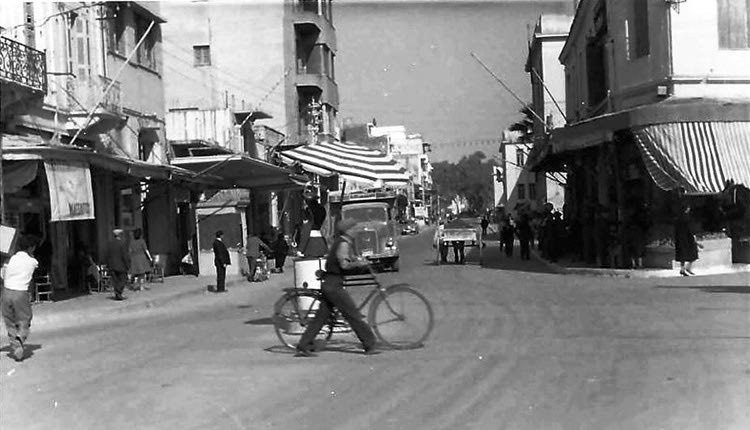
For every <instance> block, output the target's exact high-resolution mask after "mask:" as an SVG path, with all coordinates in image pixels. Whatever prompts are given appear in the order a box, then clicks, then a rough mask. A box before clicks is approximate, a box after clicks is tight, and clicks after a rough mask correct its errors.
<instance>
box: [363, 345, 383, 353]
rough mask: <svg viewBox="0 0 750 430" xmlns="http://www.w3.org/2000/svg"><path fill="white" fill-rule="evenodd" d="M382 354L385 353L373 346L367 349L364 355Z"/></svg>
mask: <svg viewBox="0 0 750 430" xmlns="http://www.w3.org/2000/svg"><path fill="white" fill-rule="evenodd" d="M381 352H383V351H381V350H379V349H378V348H377V347H374V346H371V347H369V348H365V353H364V354H365V355H378V354H380V353H381Z"/></svg>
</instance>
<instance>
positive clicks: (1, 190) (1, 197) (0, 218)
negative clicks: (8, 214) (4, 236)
mask: <svg viewBox="0 0 750 430" xmlns="http://www.w3.org/2000/svg"><path fill="white" fill-rule="evenodd" d="M4 221H5V184H4V183H3V133H2V132H1V131H0V224H2V223H3V222H4Z"/></svg>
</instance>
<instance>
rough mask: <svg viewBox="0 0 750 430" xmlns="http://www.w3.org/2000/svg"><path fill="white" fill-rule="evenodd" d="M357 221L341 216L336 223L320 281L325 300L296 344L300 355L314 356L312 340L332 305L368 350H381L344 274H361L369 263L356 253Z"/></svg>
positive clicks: (368, 351)
mask: <svg viewBox="0 0 750 430" xmlns="http://www.w3.org/2000/svg"><path fill="white" fill-rule="evenodd" d="M354 225H355V222H354V221H352V220H350V219H342V220H340V221H339V222H338V223H337V224H336V238H335V239H334V241H333V245H332V246H331V249H330V251H329V252H328V255H327V256H326V265H325V271H326V274H325V277H324V278H323V283H322V285H321V292H322V293H323V300H322V301H321V303H320V306H319V308H318V310H317V312H316V313H315V318H313V320H312V322H311V323H310V324H309V325H308V326H307V328H306V329H305V333H304V334H303V335H302V338H301V339H300V342H299V344H298V345H297V356H298V357H314V356H315V354H314V353H313V347H314V344H313V340H314V339H315V336H316V335H317V334H318V332H319V331H320V330H321V329H322V328H323V325H324V324H325V323H326V322H327V321H328V320H329V318H330V317H331V313H332V311H333V308H336V309H338V310H339V311H340V312H341V315H342V316H343V317H344V319H346V321H347V322H348V323H349V325H350V326H351V327H352V329H353V330H354V333H355V334H356V335H357V337H358V338H359V340H360V341H361V342H362V346H363V347H364V350H365V354H368V355H369V354H377V353H378V351H377V350H376V349H375V334H374V333H373V332H372V329H371V328H370V326H369V325H367V323H366V322H365V321H364V320H363V319H362V315H361V314H360V312H359V310H357V305H356V304H355V303H354V300H353V299H352V298H351V296H350V295H349V293H348V292H346V290H345V289H344V276H345V275H353V274H359V273H362V272H363V271H364V269H366V268H368V267H369V262H368V261H367V259H366V258H363V257H360V256H358V255H357V253H356V249H355V246H354V239H353V238H352V237H351V235H349V231H350V230H351V228H352V227H354Z"/></svg>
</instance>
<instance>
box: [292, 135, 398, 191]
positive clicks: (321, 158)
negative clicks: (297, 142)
mask: <svg viewBox="0 0 750 430" xmlns="http://www.w3.org/2000/svg"><path fill="white" fill-rule="evenodd" d="M279 155H280V156H281V159H282V160H283V161H284V162H285V163H287V164H290V165H291V164H295V163H299V164H301V165H302V168H303V169H304V170H306V171H308V172H311V173H316V174H319V175H322V176H331V175H334V174H338V175H340V176H341V177H342V178H344V179H346V180H348V181H353V182H360V183H365V184H367V185H373V186H381V185H406V184H407V183H408V182H409V181H410V177H409V174H408V173H407V172H406V171H405V170H404V169H403V168H402V167H401V166H399V165H398V163H397V162H396V161H395V160H393V158H392V157H391V156H390V155H387V154H384V153H383V152H380V151H378V150H375V149H369V148H365V147H363V146H360V145H357V144H354V143H338V142H321V143H316V144H312V145H304V146H300V147H297V148H294V149H289V150H286V151H282V152H280V153H279Z"/></svg>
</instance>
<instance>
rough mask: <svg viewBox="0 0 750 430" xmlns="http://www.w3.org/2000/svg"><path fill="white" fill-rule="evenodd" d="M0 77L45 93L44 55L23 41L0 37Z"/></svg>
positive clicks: (45, 63)
mask: <svg viewBox="0 0 750 430" xmlns="http://www.w3.org/2000/svg"><path fill="white" fill-rule="evenodd" d="M0 79H1V80H4V81H8V82H12V83H15V84H17V85H21V86H24V87H27V88H30V89H31V90H33V91H39V92H42V93H46V92H47V58H46V55H45V54H44V52H42V51H39V50H36V49H34V48H32V47H30V46H26V45H24V44H23V43H19V42H16V41H15V40H12V39H8V38H5V37H0Z"/></svg>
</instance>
